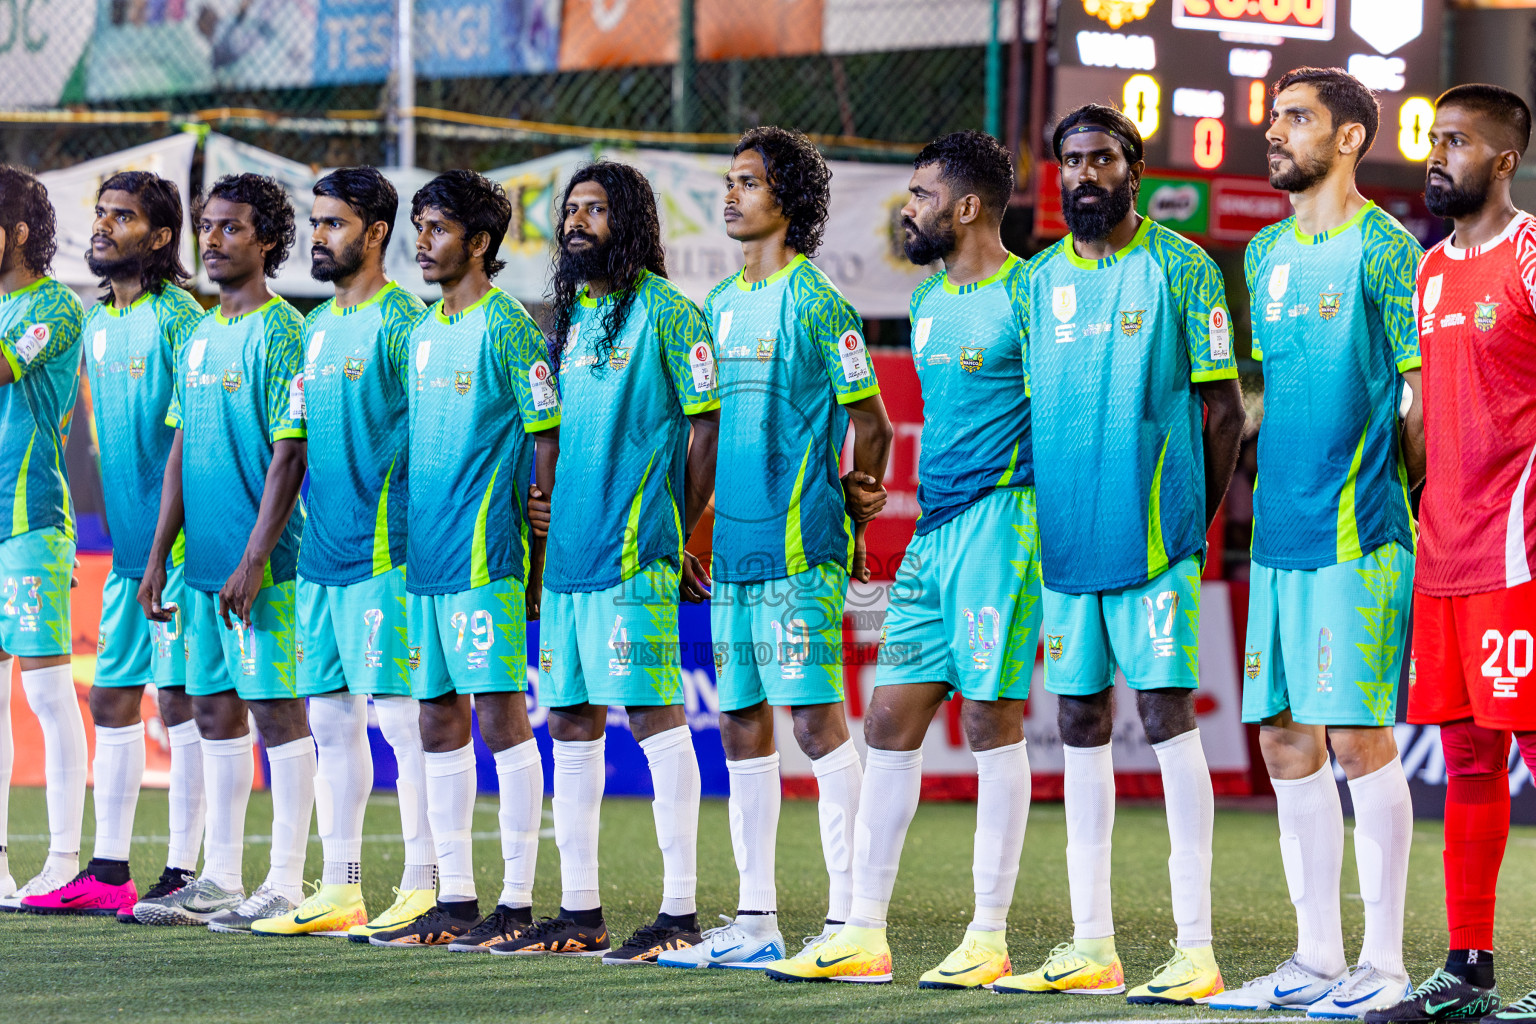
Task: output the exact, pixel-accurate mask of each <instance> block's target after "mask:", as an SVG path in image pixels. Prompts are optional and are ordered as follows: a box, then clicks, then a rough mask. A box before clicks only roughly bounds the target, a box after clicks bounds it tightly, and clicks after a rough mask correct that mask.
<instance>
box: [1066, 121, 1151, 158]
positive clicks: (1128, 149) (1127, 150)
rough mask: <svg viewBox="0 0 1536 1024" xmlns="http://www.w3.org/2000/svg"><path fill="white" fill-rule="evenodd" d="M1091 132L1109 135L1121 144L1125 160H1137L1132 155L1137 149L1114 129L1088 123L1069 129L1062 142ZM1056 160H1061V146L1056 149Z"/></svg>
mask: <svg viewBox="0 0 1536 1024" xmlns="http://www.w3.org/2000/svg"><path fill="white" fill-rule="evenodd" d="M1089 132H1099V133H1100V134H1102V135H1108V136H1109V137H1110V138H1112V139H1114V140H1115V141H1116V142H1118V143H1119V144H1120V151H1121V152H1123V153H1124V154H1125V158H1126V159H1127V160H1134V159H1135V158H1134V157H1132V155H1131V154H1133V153H1135V152H1136V147H1134V146H1132V145H1131V144H1130V143H1129V142H1127V141H1125V139H1124V138H1123V137H1122V136H1120V135H1119V134H1118V133H1117V132H1116V131H1115V130H1114V129H1113V128H1106V127H1104V126H1103V125H1101V124H1088V123H1086V122H1084V123H1083V124H1075V125H1073V126H1072V127H1071V128H1068V129H1067V130H1066V131H1064V132H1062V133H1061V142H1062V143H1063V144H1064V143H1065V142H1066V141H1067V140H1068V139H1070V138H1071V137H1072V136H1074V135H1086V134H1088V133H1089ZM1056 159H1057V160H1060V159H1061V145H1060V144H1058V145H1057V147H1056Z"/></svg>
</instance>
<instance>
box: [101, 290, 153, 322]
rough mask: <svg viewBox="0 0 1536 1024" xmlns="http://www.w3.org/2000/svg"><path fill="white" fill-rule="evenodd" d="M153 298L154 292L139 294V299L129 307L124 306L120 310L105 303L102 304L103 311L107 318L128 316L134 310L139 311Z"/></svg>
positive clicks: (129, 304)
mask: <svg viewBox="0 0 1536 1024" xmlns="http://www.w3.org/2000/svg"><path fill="white" fill-rule="evenodd" d="M152 298H154V293H153V292H139V297H138V298H136V299H134V300H133V301H132V302H130V303H128V305H126V306H124V307H123V308H122V309H118V308H117V307H116V306H114V305H112V303H110V302H103V303H102V304H101V311H102V312H103V313H105V314H107V316H111V317H121V316H127V315H128V314H129V313H132V312H133V311H134V310H136V309H138V308H139V307H140V306H142V305H144V303H146V302H148V301H149V300H150V299H152Z"/></svg>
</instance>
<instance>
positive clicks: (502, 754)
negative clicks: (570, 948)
mask: <svg viewBox="0 0 1536 1024" xmlns="http://www.w3.org/2000/svg"><path fill="white" fill-rule="evenodd" d="M496 782H497V784H498V788H499V789H500V791H501V792H500V796H501V804H500V808H499V810H498V812H497V821H498V822H499V824H500V825H501V863H502V872H501V895H500V896H498V897H497V899H496V902H497V903H499V904H500V905H501V906H504V907H514V908H516V907H531V906H533V875H534V869H535V868H537V867H538V864H539V826H540V825H542V824H543V822H544V762H543V761H541V760H540V759H539V745H538V743H536V742H535V741H533V740H532V739H528V740H524V741H523V742H522V743H519V744H518V745H517V746H515V747H508V748H507V749H506V750H498V751H497V752H496Z"/></svg>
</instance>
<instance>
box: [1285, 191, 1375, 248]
mask: <svg viewBox="0 0 1536 1024" xmlns="http://www.w3.org/2000/svg"><path fill="white" fill-rule="evenodd" d="M1375 206H1376V201H1375V200H1373V199H1368V200H1366V203H1365V205H1364V206H1362V207H1360V209H1358V210H1356V211H1355V215H1354V216H1353V217H1351V218H1349V220H1347V221H1345V222H1344V223H1343V224H1340V225H1339V226H1338V227H1333V228H1329V229H1328V230H1327V231H1324V232H1323V233H1322V234H1320V235H1309V234H1306V233H1305V232H1303V231H1302V230H1301V225H1300V224H1297V223H1294V222H1293V223H1292V224H1291V232H1292V233H1293V234H1294V235H1295V236H1296V241H1297V242H1299V243H1300V244H1302V245H1322V244H1323V243H1324V242H1326V241H1328V239H1330V238H1337V237H1338V236H1339V235H1342V234H1343V233H1344V232H1346V231H1348V230H1349V229H1350V228H1352V227H1354V226H1355V225H1356V224H1359V223H1360V222H1361V221H1362V220H1364V219H1365V215H1366V214H1367V213H1369V212H1370V211H1371V210H1372V209H1373V208H1374V207H1375Z"/></svg>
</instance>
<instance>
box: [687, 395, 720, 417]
mask: <svg viewBox="0 0 1536 1024" xmlns="http://www.w3.org/2000/svg"><path fill="white" fill-rule="evenodd" d="M718 408H720V399H718V398H706V399H705V400H704V401H702V402H689V403H688V404H687V405H685V406H683V415H684V416H697V415H698V414H699V413H701V412H712V411H714V410H715V409H718Z"/></svg>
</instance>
